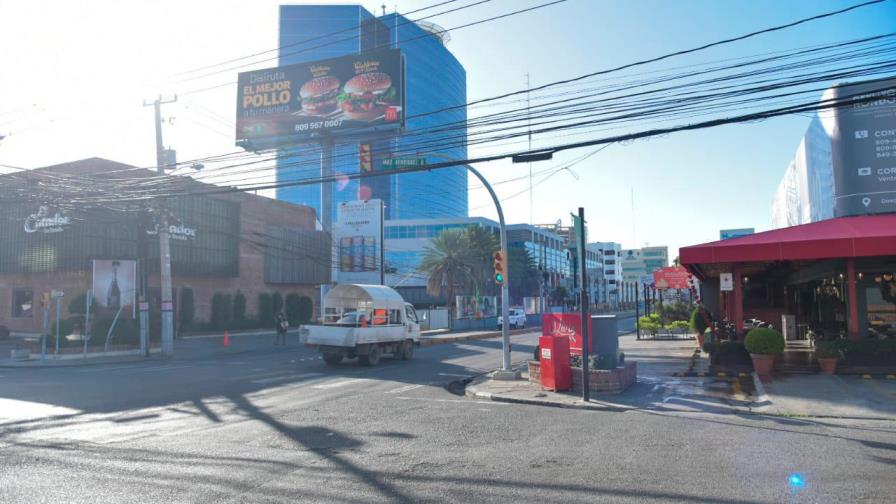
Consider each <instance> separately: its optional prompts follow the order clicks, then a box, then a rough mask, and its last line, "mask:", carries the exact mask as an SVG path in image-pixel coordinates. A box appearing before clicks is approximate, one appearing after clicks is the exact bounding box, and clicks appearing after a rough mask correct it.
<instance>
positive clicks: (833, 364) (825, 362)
mask: <svg viewBox="0 0 896 504" xmlns="http://www.w3.org/2000/svg"><path fill="white" fill-rule="evenodd" d="M842 357H843V350H841V348H840V346H839V345H838V344H837V342H836V341H822V342H820V343H818V345H816V346H815V358H817V359H818V365H819V366H821V372H822V373H824V374H829V375H832V374H835V373H836V372H837V361H838V360H840V359H841V358H842Z"/></svg>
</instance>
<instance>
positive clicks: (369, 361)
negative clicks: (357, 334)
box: [358, 345, 383, 366]
mask: <svg viewBox="0 0 896 504" xmlns="http://www.w3.org/2000/svg"><path fill="white" fill-rule="evenodd" d="M382 356H383V349H382V348H380V346H379V345H371V346H370V350H368V351H367V354H366V355H359V356H358V361H359V362H360V363H361V364H362V365H364V366H376V365H377V364H379V363H380V357H382Z"/></svg>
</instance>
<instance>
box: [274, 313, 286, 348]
mask: <svg viewBox="0 0 896 504" xmlns="http://www.w3.org/2000/svg"><path fill="white" fill-rule="evenodd" d="M288 328H289V321H288V320H287V319H286V314H285V313H283V312H282V311H279V312H277V342H276V343H274V344H275V345H284V346H285V345H286V330H287V329H288Z"/></svg>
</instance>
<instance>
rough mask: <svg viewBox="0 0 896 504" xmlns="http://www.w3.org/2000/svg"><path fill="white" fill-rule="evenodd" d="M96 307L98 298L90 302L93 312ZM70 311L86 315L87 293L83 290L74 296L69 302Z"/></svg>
mask: <svg viewBox="0 0 896 504" xmlns="http://www.w3.org/2000/svg"><path fill="white" fill-rule="evenodd" d="M95 308H96V298H93V301H92V302H91V303H90V311H91V312H92V311H93V310H94V309H95ZM68 312H69V313H71V314H72V315H84V314H85V313H87V293H86V292H82V293H81V294H79V295H77V296H75V297H74V298H72V300H71V301H69V303H68Z"/></svg>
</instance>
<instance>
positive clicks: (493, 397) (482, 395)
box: [465, 387, 634, 413]
mask: <svg viewBox="0 0 896 504" xmlns="http://www.w3.org/2000/svg"><path fill="white" fill-rule="evenodd" d="M465 395H466V396H467V397H470V398H474V399H487V400H489V401H494V402H500V403H510V404H526V405H530V406H546V407H549V408H564V409H579V410H589V411H612V412H617V413H622V412H624V411H629V410H632V409H634V408H628V407H623V406H610V405H602V404H590V403H557V402H553V401H539V400H538V399H523V398H519V397H508V396H502V395H497V394H493V393H491V392H481V391H478V390H470V387H467V390H466V392H465Z"/></svg>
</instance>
